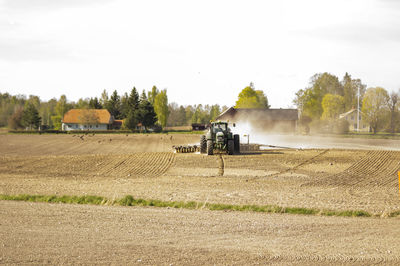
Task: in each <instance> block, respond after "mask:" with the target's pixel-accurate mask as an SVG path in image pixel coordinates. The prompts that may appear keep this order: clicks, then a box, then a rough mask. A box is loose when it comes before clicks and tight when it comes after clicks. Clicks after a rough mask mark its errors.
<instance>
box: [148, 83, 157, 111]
mask: <svg viewBox="0 0 400 266" xmlns="http://www.w3.org/2000/svg"><path fill="white" fill-rule="evenodd" d="M159 93H160V91H159V90H158V89H157V87H156V86H153V87H152V88H151V91H149V92H148V100H149V102H150V103H151V104H152V105H153V106H154V101H155V99H156V96H157V94H159Z"/></svg>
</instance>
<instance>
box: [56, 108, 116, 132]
mask: <svg viewBox="0 0 400 266" xmlns="http://www.w3.org/2000/svg"><path fill="white" fill-rule="evenodd" d="M113 123H114V117H113V116H112V115H111V114H110V113H109V112H108V110H106V109H71V110H69V111H68V112H66V113H65V115H64V117H63V119H62V130H66V131H68V130H108V129H111V128H112V125H113Z"/></svg>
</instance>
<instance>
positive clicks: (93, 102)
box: [89, 97, 103, 109]
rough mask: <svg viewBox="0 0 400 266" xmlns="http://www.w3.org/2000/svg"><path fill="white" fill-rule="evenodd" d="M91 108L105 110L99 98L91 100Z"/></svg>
mask: <svg viewBox="0 0 400 266" xmlns="http://www.w3.org/2000/svg"><path fill="white" fill-rule="evenodd" d="M89 108H90V109H103V106H102V105H101V103H100V101H99V99H97V97H94V98H90V100H89Z"/></svg>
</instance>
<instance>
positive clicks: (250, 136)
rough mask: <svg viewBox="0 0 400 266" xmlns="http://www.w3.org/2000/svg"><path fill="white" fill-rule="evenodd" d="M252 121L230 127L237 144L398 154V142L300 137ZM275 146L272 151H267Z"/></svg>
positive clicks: (284, 129) (244, 121)
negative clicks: (393, 151) (393, 152)
mask: <svg viewBox="0 0 400 266" xmlns="http://www.w3.org/2000/svg"><path fill="white" fill-rule="evenodd" d="M252 121H254V119H251V120H250V119H241V120H237V122H235V127H233V125H232V124H231V126H230V127H231V130H232V132H233V133H234V134H239V135H240V143H242V144H247V142H248V141H249V143H250V144H260V145H265V146H264V147H261V148H262V149H268V148H279V147H281V148H293V149H332V148H334V149H359V150H400V140H390V139H364V138H350V137H348V138H345V137H340V136H338V137H332V136H324V135H302V134H299V133H297V132H293V131H292V132H288V131H287V130H286V129H287V127H286V125H284V126H283V127H282V126H280V125H279V124H278V125H274V126H271V125H270V126H267V127H265V129H263V128H262V127H261V126H260V125H258V124H256V125H254V122H252ZM269 146H275V147H269Z"/></svg>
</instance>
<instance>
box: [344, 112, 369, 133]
mask: <svg viewBox="0 0 400 266" xmlns="http://www.w3.org/2000/svg"><path fill="white" fill-rule="evenodd" d="M339 119H344V120H346V121H347V122H349V130H350V131H357V109H354V108H353V109H351V110H350V111H348V112H346V113H343V114H341V115H339ZM359 119H360V120H359V128H358V131H361V132H371V128H370V126H369V124H368V123H367V122H365V121H364V119H363V118H362V115H361V112H360V118H359Z"/></svg>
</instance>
